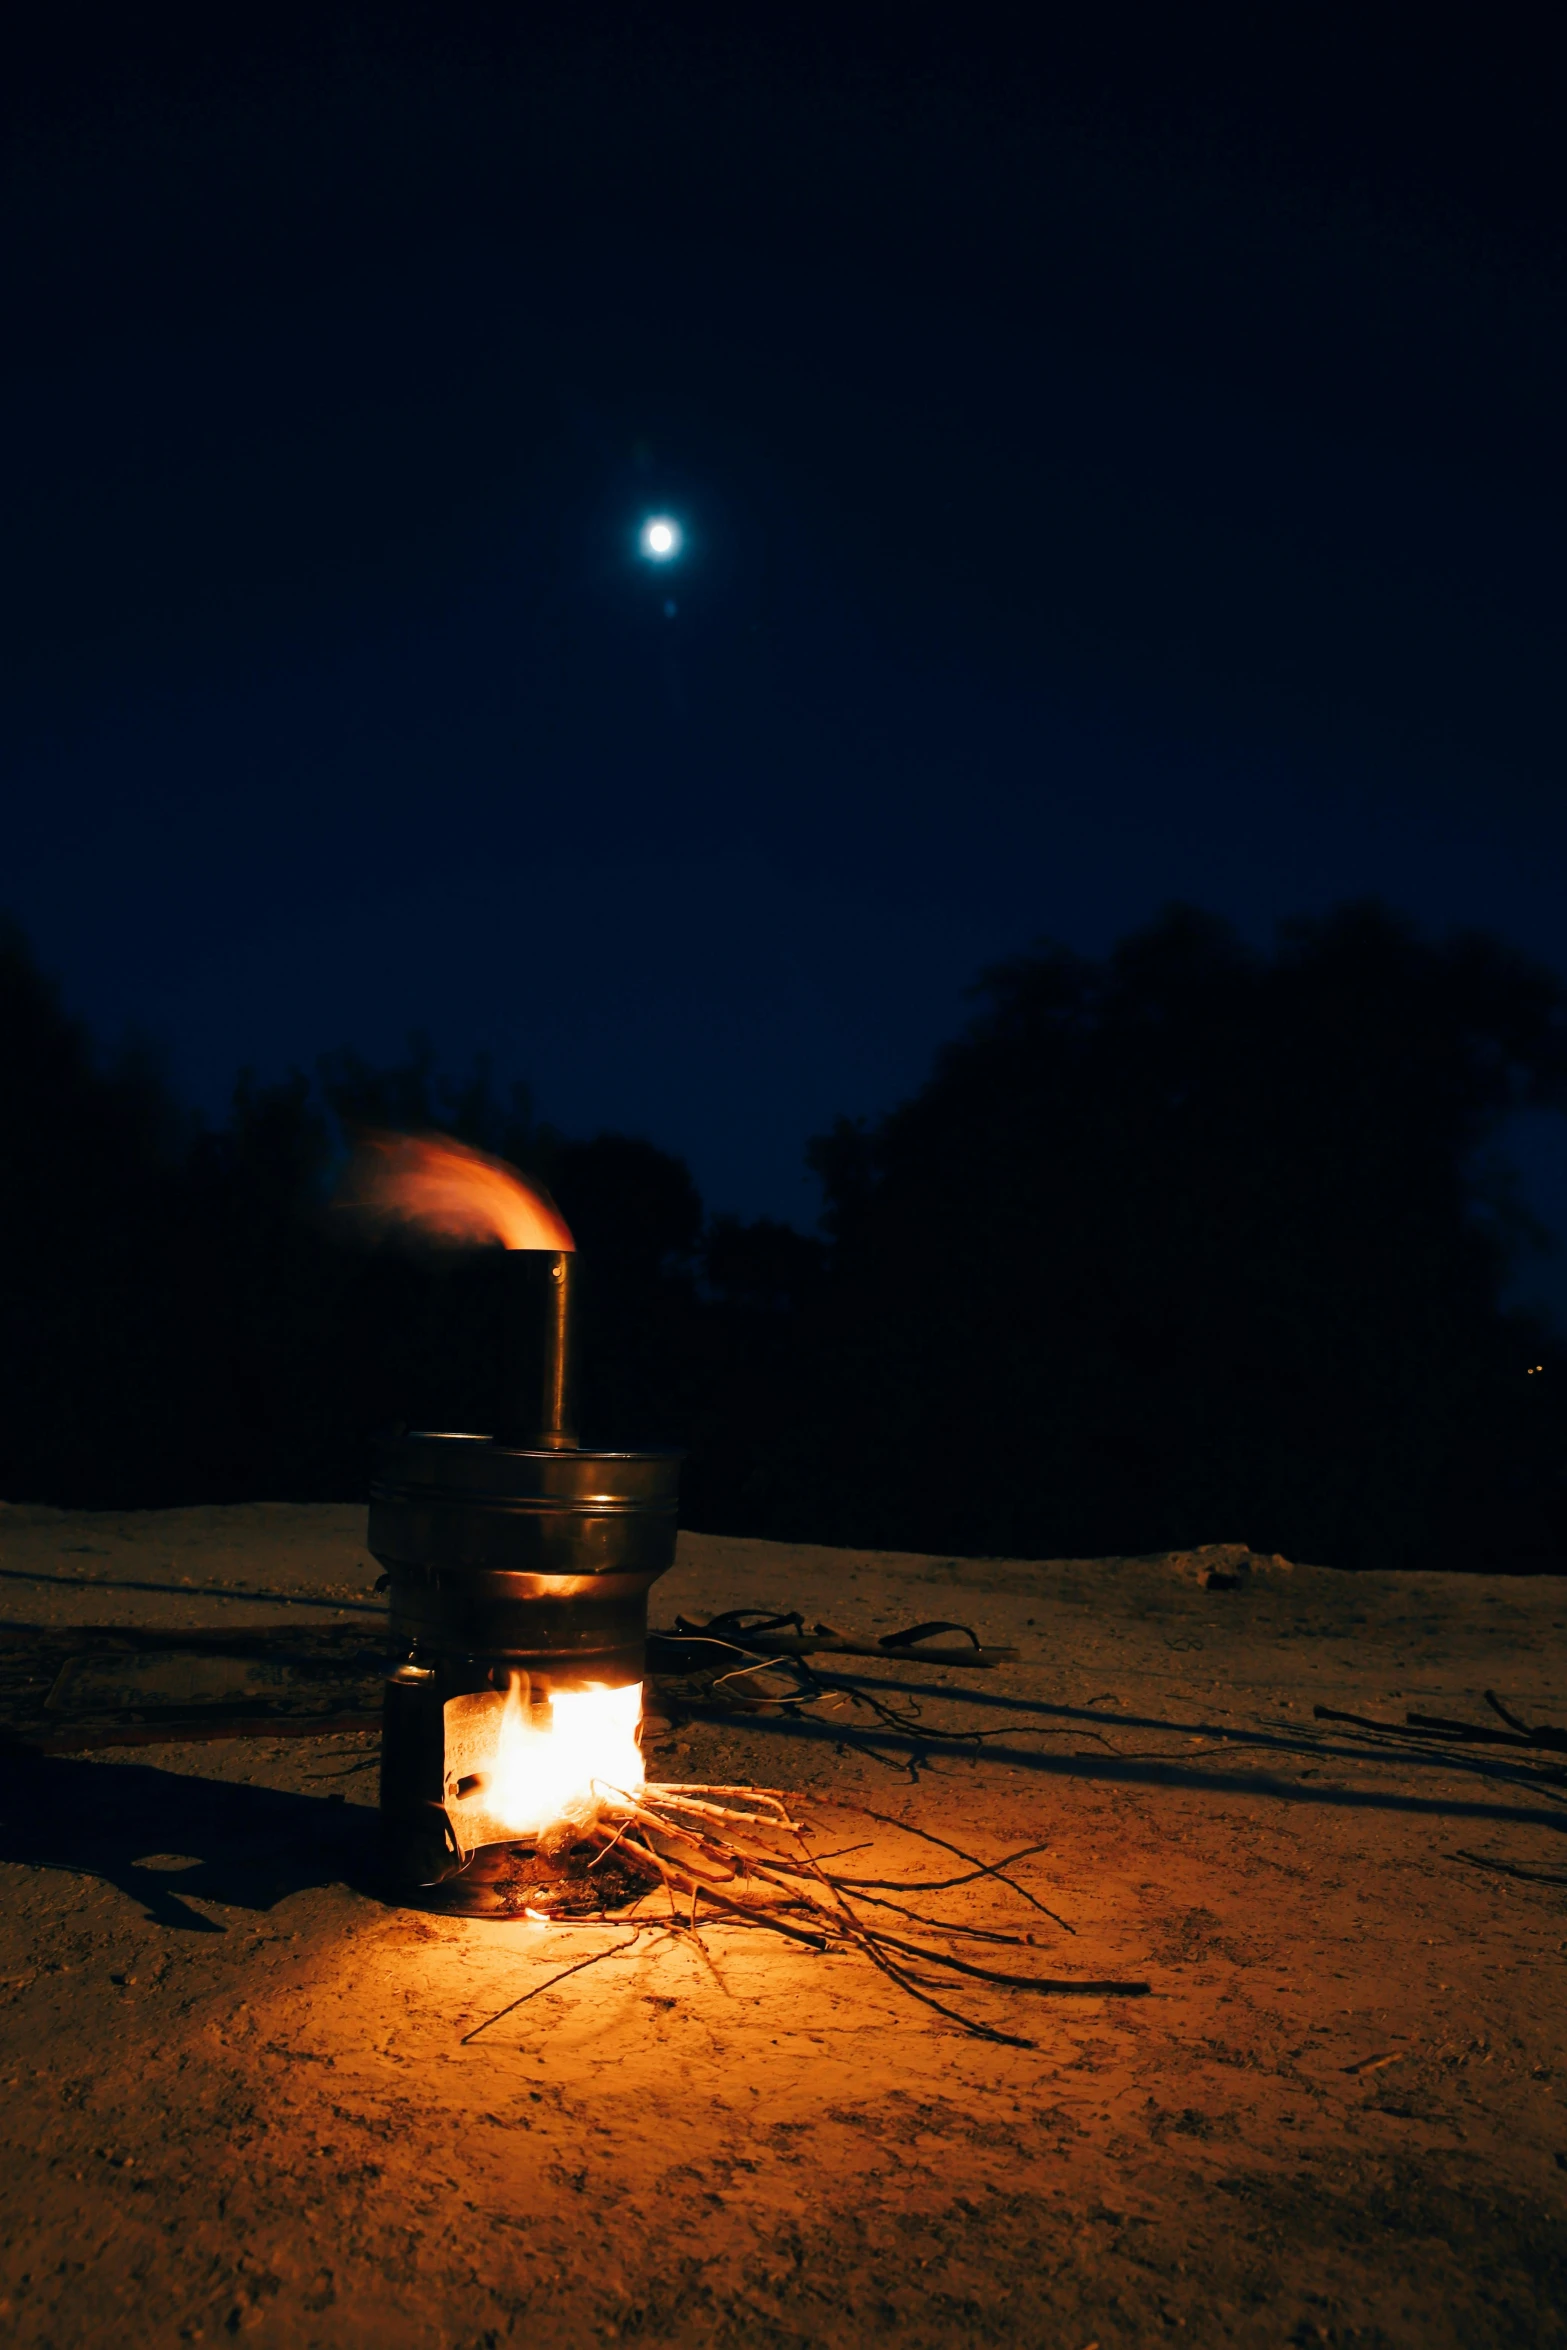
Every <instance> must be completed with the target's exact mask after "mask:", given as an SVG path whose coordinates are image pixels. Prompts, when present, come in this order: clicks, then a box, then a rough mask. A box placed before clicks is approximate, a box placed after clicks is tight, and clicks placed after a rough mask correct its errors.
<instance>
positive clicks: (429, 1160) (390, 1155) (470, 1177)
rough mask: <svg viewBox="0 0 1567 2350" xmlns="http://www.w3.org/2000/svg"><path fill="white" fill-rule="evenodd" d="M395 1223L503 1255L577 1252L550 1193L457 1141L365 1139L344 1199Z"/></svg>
mask: <svg viewBox="0 0 1567 2350" xmlns="http://www.w3.org/2000/svg"><path fill="white" fill-rule="evenodd" d="M339 1196H340V1199H341V1201H342V1204H343V1205H344V1206H345V1207H350V1208H358V1209H361V1210H362V1211H364V1212H365V1213H366V1214H367V1215H369V1216H371V1217H373V1218H375V1219H377V1220H380V1221H384V1222H386V1223H388V1224H405V1225H408V1226H410V1227H412V1228H413V1229H414V1230H416V1231H419V1232H424V1233H428V1234H429V1236H430V1237H431V1239H433V1240H447V1241H453V1242H457V1243H467V1244H469V1245H470V1246H471V1245H472V1244H474V1243H476V1242H482V1241H487V1240H498V1241H499V1242H500V1244H501V1246H502V1247H503V1248H545V1249H569V1248H575V1246H576V1243H575V1241H574V1240H573V1239H572V1237H571V1231H570V1228H569V1226H568V1225H567V1222H566V1219H565V1217H564V1216H563V1215H562V1214H561V1212H560V1210H559V1208H557V1207H556V1205H555V1202H554V1201H553V1200H552V1199H551V1198H550V1197H549V1195H548V1194H547V1193H546V1192H543V1191H540V1190H538V1189H537V1188H536V1187H535V1186H534V1185H533V1184H531V1183H530V1182H529V1181H528V1180H527V1177H526V1176H524V1175H519V1174H518V1172H517V1170H516V1168H515V1167H511V1166H508V1165H507V1163H506V1161H505V1160H504V1159H492V1158H489V1157H487V1156H486V1155H485V1153H484V1152H483V1151H476V1150H470V1149H469V1148H468V1145H467V1144H466V1143H462V1142H454V1141H453V1140H452V1138H451V1136H450V1135H449V1134H364V1135H361V1136H360V1138H359V1149H358V1152H357V1154H356V1156H355V1160H354V1164H353V1166H352V1167H351V1168H350V1170H349V1173H348V1179H347V1181H346V1182H345V1184H344V1186H343V1189H342V1192H341V1194H340V1195H339Z"/></svg>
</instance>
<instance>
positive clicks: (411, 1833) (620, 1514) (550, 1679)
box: [369, 1414, 680, 1911]
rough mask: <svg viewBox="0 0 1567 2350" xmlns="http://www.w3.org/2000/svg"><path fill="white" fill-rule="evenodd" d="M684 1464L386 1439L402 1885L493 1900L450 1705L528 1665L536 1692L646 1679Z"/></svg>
mask: <svg viewBox="0 0 1567 2350" xmlns="http://www.w3.org/2000/svg"><path fill="white" fill-rule="evenodd" d="M560 1416H561V1417H564V1415H563V1414H562V1415H560ZM679 1477H680V1455H679V1454H678V1453H673V1452H596V1451H584V1450H577V1449H576V1448H574V1447H573V1448H569V1449H566V1448H562V1449H544V1448H543V1447H520V1446H519V1447H512V1446H509V1445H502V1444H499V1443H497V1442H496V1441H495V1440H494V1439H492V1438H490V1437H487V1436H460V1435H413V1436H405V1437H402V1438H401V1439H399V1440H398V1441H397V1442H396V1443H395V1444H394V1445H392V1446H391V1447H390V1448H389V1449H388V1451H387V1453H386V1454H385V1456H384V1457H383V1459H382V1461H381V1464H380V1466H379V1469H378V1472H377V1475H376V1477H375V1479H374V1482H373V1483H372V1485H371V1489H370V1528H369V1544H370V1549H371V1551H372V1552H373V1554H374V1555H375V1557H376V1558H378V1559H379V1560H380V1562H381V1564H382V1566H383V1567H384V1568H385V1569H386V1574H387V1580H388V1589H389V1598H390V1611H391V1621H390V1628H389V1629H390V1638H389V1648H388V1655H389V1660H390V1663H389V1671H388V1676H387V1686H386V1710H385V1719H384V1729H383V1738H382V1753H381V1819H382V1830H383V1836H384V1840H385V1853H386V1862H387V1871H388V1876H389V1878H390V1880H391V1883H392V1886H393V1887H394V1888H395V1889H400V1890H403V1891H405V1892H409V1893H412V1892H414V1891H415V1889H417V1888H421V1887H423V1888H429V1887H435V1886H439V1888H440V1893H439V1896H438V1898H439V1902H440V1905H441V1906H442V1907H448V1908H459V1909H461V1908H473V1909H475V1910H478V1911H487V1910H489V1909H492V1908H493V1907H494V1906H495V1904H494V1902H493V1901H492V1900H491V1899H489V1898H488V1897H487V1895H486V1894H485V1892H484V1887H483V1881H484V1878H485V1855H484V1853H483V1851H478V1852H467V1851H465V1850H464V1846H463V1841H462V1838H461V1837H460V1836H459V1834H458V1831H457V1828H456V1827H455V1826H454V1824H453V1819H452V1817H451V1813H450V1810H449V1789H450V1770H449V1754H448V1742H449V1736H450V1734H451V1733H450V1724H451V1721H452V1720H453V1719H454V1718H455V1717H454V1716H453V1715H449V1713H448V1707H449V1705H450V1704H451V1701H452V1700H454V1699H458V1700H461V1699H465V1698H466V1699H473V1698H477V1697H479V1696H480V1695H481V1694H482V1693H485V1692H493V1691H503V1690H506V1689H508V1688H510V1687H511V1686H512V1684H513V1682H514V1680H515V1681H520V1682H522V1685H523V1686H525V1687H526V1688H527V1690H528V1693H529V1702H530V1704H531V1705H533V1706H535V1707H537V1706H540V1705H541V1704H543V1703H544V1702H545V1701H547V1700H548V1698H549V1696H550V1695H551V1693H552V1692H553V1691H556V1690H570V1689H581V1688H584V1687H586V1686H588V1685H590V1684H595V1683H596V1684H601V1685H604V1686H606V1687H609V1688H624V1687H626V1686H627V1685H628V1684H630V1683H632V1682H638V1681H640V1680H641V1679H642V1677H643V1670H644V1663H645V1653H646V1640H647V1601H648V1593H649V1591H650V1590H651V1588H652V1586H653V1584H654V1583H655V1582H656V1581H657V1579H658V1577H659V1576H660V1575H662V1574H663V1573H664V1572H665V1570H666V1568H668V1567H670V1566H671V1565H673V1563H674V1556H675V1522H676V1509H677V1502H678V1487H679ZM457 1710H458V1711H459V1712H460V1711H461V1709H460V1708H459V1709H457ZM465 1883H466V1884H469V1885H470V1886H471V1897H468V1896H465V1889H464V1888H465Z"/></svg>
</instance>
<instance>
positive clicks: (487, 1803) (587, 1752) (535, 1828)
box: [446, 1672, 644, 1852]
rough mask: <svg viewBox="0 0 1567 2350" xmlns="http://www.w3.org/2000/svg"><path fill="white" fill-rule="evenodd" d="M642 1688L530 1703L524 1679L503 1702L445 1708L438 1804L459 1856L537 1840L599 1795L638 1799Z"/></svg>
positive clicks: (481, 1698)
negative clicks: (442, 1792)
mask: <svg viewBox="0 0 1567 2350" xmlns="http://www.w3.org/2000/svg"><path fill="white" fill-rule="evenodd" d="M641 1717H642V1684H641V1682H640V1681H633V1682H630V1683H629V1684H627V1685H626V1686H625V1687H623V1688H619V1689H610V1688H606V1687H605V1686H604V1685H603V1684H602V1683H600V1684H592V1685H590V1686H589V1687H587V1688H586V1689H557V1690H555V1691H554V1692H553V1693H552V1694H551V1695H549V1696H547V1697H545V1698H543V1699H541V1700H540V1701H538V1702H534V1701H533V1700H532V1697H531V1684H530V1682H529V1678H528V1675H527V1674H526V1673H518V1672H514V1673H513V1674H512V1675H511V1677H510V1680H509V1683H508V1685H507V1689H506V1693H505V1695H504V1697H503V1696H502V1695H501V1694H500V1693H499V1692H498V1691H488V1690H486V1691H481V1692H479V1693H478V1694H476V1695H474V1696H471V1697H454V1698H449V1699H448V1700H447V1703H446V1797H447V1809H448V1812H449V1815H450V1817H451V1821H452V1825H453V1826H454V1827H455V1829H456V1830H457V1834H458V1837H459V1839H460V1840H461V1843H462V1846H463V1849H464V1851H470V1852H471V1851H473V1850H475V1849H477V1848H478V1847H479V1846H480V1845H484V1844H497V1843H505V1842H508V1841H511V1840H513V1839H515V1838H519V1837H535V1838H537V1837H540V1836H543V1835H544V1834H545V1833H546V1832H547V1830H549V1829H550V1828H552V1827H554V1826H555V1825H556V1824H557V1823H559V1822H562V1821H571V1820H573V1819H579V1818H582V1817H583V1816H585V1815H586V1814H587V1813H588V1812H589V1811H591V1810H592V1808H593V1806H594V1802H595V1799H596V1796H597V1795H598V1793H599V1792H600V1791H602V1792H603V1793H605V1794H610V1793H615V1794H620V1795H632V1796H635V1795H639V1794H640V1793H641V1791H642V1787H643V1784H644V1779H643V1770H642V1750H641V1748H640V1746H639V1745H638V1744H637V1724H638V1723H639V1721H640V1720H641Z"/></svg>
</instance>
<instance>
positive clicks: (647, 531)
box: [642, 514, 680, 563]
mask: <svg viewBox="0 0 1567 2350" xmlns="http://www.w3.org/2000/svg"><path fill="white" fill-rule="evenodd" d="M642 552H643V554H644V555H650V556H651V557H652V559H653V561H654V562H655V563H667V562H668V561H669V559H670V557H671V556H672V555H678V554H679V552H680V525H679V523H678V522H672V521H671V520H670V518H669V516H668V515H667V514H655V515H654V516H653V518H652V520H651V521H649V522H644V523H643V525H642Z"/></svg>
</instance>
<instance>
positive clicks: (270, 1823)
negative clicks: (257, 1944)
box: [0, 1755, 379, 1934]
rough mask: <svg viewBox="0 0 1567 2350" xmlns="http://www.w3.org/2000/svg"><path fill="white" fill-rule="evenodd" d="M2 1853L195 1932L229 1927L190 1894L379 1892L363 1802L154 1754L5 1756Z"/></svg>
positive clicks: (249, 1898)
mask: <svg viewBox="0 0 1567 2350" xmlns="http://www.w3.org/2000/svg"><path fill="white" fill-rule="evenodd" d="M0 1861H13V1862H18V1863H20V1864H22V1865H23V1866H25V1867H30V1868H44V1869H62V1870H66V1871H70V1872H74V1873H75V1874H77V1875H81V1876H90V1877H99V1878H101V1879H103V1881H104V1882H105V1883H106V1884H110V1885H114V1886H117V1887H118V1888H119V1890H120V1891H121V1892H122V1893H127V1894H129V1895H130V1896H131V1897H132V1898H133V1899H134V1900H136V1901H139V1902H141V1903H142V1905H143V1906H144V1908H145V1909H146V1912H147V1915H148V1916H149V1917H150V1918H151V1919H153V1920H154V1921H155V1923H157V1924H159V1925H163V1926H172V1927H177V1928H180V1929H181V1930H183V1931H186V1932H189V1933H196V1934H221V1933H222V1932H223V1931H224V1928H223V1926H222V1925H221V1924H220V1923H219V1922H218V1921H217V1920H216V1919H214V1918H210V1917H208V1916H206V1915H205V1914H204V1913H203V1912H202V1911H201V1910H199V1909H195V1908H192V1907H191V1905H190V1902H189V1900H188V1899H187V1898H186V1897H187V1896H190V1895H194V1896H195V1897H196V1898H197V1899H198V1900H200V1901H203V1902H220V1903H223V1904H225V1905H226V1906H228V1907H231V1908H235V1909H248V1910H269V1909H272V1908H274V1907H275V1906H276V1904H277V1903H278V1902H280V1901H283V1900H286V1899H287V1897H288V1896H289V1895H290V1894H291V1893H302V1892H305V1891H307V1890H309V1889H310V1888H312V1887H315V1886H320V1885H347V1886H349V1887H351V1888H352V1889H353V1890H354V1891H355V1892H360V1893H367V1894H372V1895H374V1894H376V1893H377V1892H378V1891H379V1887H378V1884H377V1881H376V1864H377V1843H376V1815H375V1813H374V1812H372V1811H370V1810H368V1809H367V1808H366V1807H365V1806H363V1805H359V1804H354V1805H350V1804H348V1803H347V1802H346V1801H345V1800H344V1798H343V1796H342V1795H341V1794H327V1795H290V1794H284V1793H281V1792H279V1791H278V1790H276V1789H274V1788H268V1787H250V1786H236V1785H234V1784H233V1783H232V1782H229V1781H224V1780H221V1779H198V1778H194V1777H191V1776H188V1775H187V1774H185V1773H184V1772H179V1771H162V1770H157V1769H155V1768H153V1767H152V1766H151V1765H149V1764H146V1763H125V1764H118V1765H115V1766H114V1767H112V1768H106V1767H105V1766H104V1765H103V1764H101V1763H92V1762H78V1761H74V1760H65V1759H60V1758H51V1759H48V1760H40V1759H38V1758H37V1757H32V1756H14V1755H7V1756H3V1757H0Z"/></svg>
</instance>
